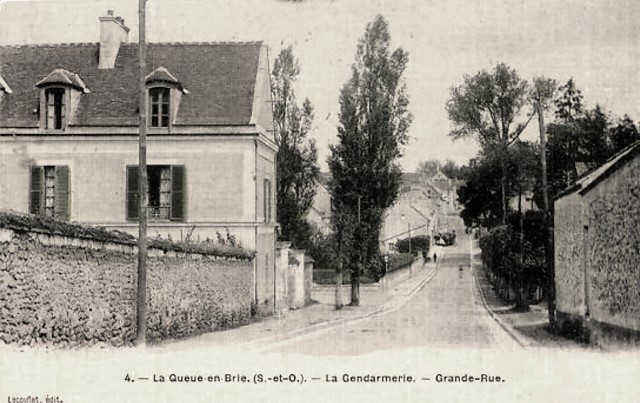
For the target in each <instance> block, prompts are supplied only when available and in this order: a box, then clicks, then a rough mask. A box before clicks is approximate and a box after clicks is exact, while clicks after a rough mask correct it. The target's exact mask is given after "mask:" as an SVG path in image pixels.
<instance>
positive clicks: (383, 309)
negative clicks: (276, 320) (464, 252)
mask: <svg viewBox="0 0 640 403" xmlns="http://www.w3.org/2000/svg"><path fill="white" fill-rule="evenodd" d="M437 270H438V266H437V265H436V267H434V268H433V270H431V271H430V272H429V273H427V274H426V276H425V278H424V279H422V280H420V281H419V282H418V283H417V284H416V285H415V286H414V287H413V288H412V289H411V290H410V291H409V293H407V294H404V295H403V296H396V297H394V298H392V299H391V301H389V302H387V303H384V304H382V305H380V307H378V308H377V309H374V310H372V311H371V312H366V313H363V314H362V315H359V316H354V317H351V318H341V319H336V320H329V321H326V322H322V323H318V324H315V325H311V326H307V327H303V328H301V329H296V330H292V331H290V332H287V333H284V334H279V335H274V336H269V337H266V338H261V339H258V340H253V341H249V342H246V343H241V344H240V347H246V348H256V347H257V349H258V350H270V349H272V348H273V347H274V345H273V344H271V345H268V346H266V345H265V346H259V345H261V344H268V343H272V342H274V341H275V342H276V345H277V343H281V342H286V341H289V340H290V339H292V338H295V337H302V336H305V335H307V334H310V333H314V332H319V331H321V330H326V329H330V328H333V327H338V326H340V325H342V324H345V323H357V322H358V321H362V320H366V319H369V318H371V317H374V316H379V315H383V314H387V313H389V312H393V311H395V310H397V309H400V308H401V307H402V306H403V305H404V304H405V303H407V301H408V300H409V299H410V298H411V297H412V296H413V295H415V294H416V293H417V292H418V291H420V290H421V289H422V288H424V286H425V285H426V284H427V283H428V282H429V281H430V280H431V279H432V278H433V276H435V274H436V272H437ZM397 300H401V302H400V303H397ZM254 346H256V347H254Z"/></svg>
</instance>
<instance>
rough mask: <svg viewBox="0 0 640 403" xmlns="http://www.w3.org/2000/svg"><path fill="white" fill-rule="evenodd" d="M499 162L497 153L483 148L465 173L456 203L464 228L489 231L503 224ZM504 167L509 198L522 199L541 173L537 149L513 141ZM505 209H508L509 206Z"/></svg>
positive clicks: (500, 166) (530, 145) (532, 188)
mask: <svg viewBox="0 0 640 403" xmlns="http://www.w3.org/2000/svg"><path fill="white" fill-rule="evenodd" d="M502 163H503V161H502V156H501V155H500V152H499V151H496V150H495V149H494V148H491V147H485V149H483V150H481V153H480V155H479V156H478V158H477V159H476V163H475V165H473V166H472V167H470V168H468V169H465V170H464V172H465V176H464V180H465V184H464V185H462V186H461V187H460V188H459V189H458V200H459V201H460V203H461V204H462V206H463V209H462V212H461V213H460V216H461V217H462V219H463V220H464V223H465V225H466V226H483V227H487V228H491V227H494V226H496V225H499V224H500V223H501V222H502V194H501V191H500V188H501V179H500V176H501V172H502ZM505 164H506V168H507V177H506V182H507V183H508V193H507V198H508V199H512V198H514V197H515V196H520V197H521V196H522V195H523V194H525V193H529V192H532V191H533V190H534V189H535V186H536V185H537V184H538V182H537V180H536V179H537V178H538V177H539V172H540V165H539V149H538V147H537V146H536V145H534V144H533V143H530V142H525V141H516V142H515V143H514V144H513V146H512V147H510V148H509V149H508V152H507V158H506V161H505ZM507 209H508V210H510V209H511V206H510V205H509V204H508V205H507Z"/></svg>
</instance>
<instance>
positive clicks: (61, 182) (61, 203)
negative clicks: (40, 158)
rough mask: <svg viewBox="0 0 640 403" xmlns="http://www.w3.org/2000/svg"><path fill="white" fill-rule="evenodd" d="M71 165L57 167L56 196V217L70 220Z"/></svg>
mask: <svg viewBox="0 0 640 403" xmlns="http://www.w3.org/2000/svg"><path fill="white" fill-rule="evenodd" d="M69 205H70V203H69V167H68V166H57V167H56V198H55V217H56V218H57V219H59V220H64V221H68V220H69Z"/></svg>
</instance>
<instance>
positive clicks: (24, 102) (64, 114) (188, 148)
mask: <svg viewBox="0 0 640 403" xmlns="http://www.w3.org/2000/svg"><path fill="white" fill-rule="evenodd" d="M96 23H98V22H97V21H96ZM100 28H101V32H100V42H99V43H77V44H49V45H25V46H4V47H0V209H8V210H14V211H18V212H28V213H32V214H40V215H45V216H51V217H56V218H58V219H61V220H70V221H77V222H81V223H84V224H89V225H95V226H102V227H107V228H110V229H117V230H121V231H126V232H129V233H132V234H134V235H137V231H138V230H137V227H138V223H137V221H138V121H139V119H138V93H139V91H138V75H139V73H138V70H139V63H138V45H137V44H136V43H128V42H127V40H128V32H129V29H128V28H127V27H126V25H125V24H124V21H123V20H122V19H121V18H119V17H114V16H113V13H112V12H109V13H108V15H106V16H104V17H101V18H100ZM147 69H148V71H147V76H146V86H147V96H148V105H149V109H148V111H147V116H148V121H147V124H148V128H147V133H148V134H147V135H148V138H147V150H148V151H147V155H148V156H147V163H148V200H149V217H148V219H149V224H148V233H149V237H155V236H160V237H171V238H172V239H173V240H180V239H186V238H190V239H194V240H196V239H200V240H205V239H207V238H209V239H213V240H215V239H217V235H218V234H221V235H222V236H223V237H225V236H226V234H227V232H228V233H229V234H231V235H233V236H235V238H236V239H237V240H238V241H239V242H241V244H242V245H243V246H244V247H246V248H248V249H252V250H255V251H256V259H255V276H254V277H255V298H256V302H257V304H258V306H259V307H260V308H262V310H265V311H269V310H270V309H271V308H270V307H272V306H273V303H272V300H273V286H269V284H273V275H274V274H273V273H274V254H275V228H276V217H275V208H274V205H275V192H274V187H275V155H276V152H277V147H276V144H275V142H274V134H273V114H272V104H271V93H270V82H269V77H270V74H269V65H268V55H267V48H266V46H265V45H264V44H262V43H259V42H252V43H151V44H149V45H148V52H147Z"/></svg>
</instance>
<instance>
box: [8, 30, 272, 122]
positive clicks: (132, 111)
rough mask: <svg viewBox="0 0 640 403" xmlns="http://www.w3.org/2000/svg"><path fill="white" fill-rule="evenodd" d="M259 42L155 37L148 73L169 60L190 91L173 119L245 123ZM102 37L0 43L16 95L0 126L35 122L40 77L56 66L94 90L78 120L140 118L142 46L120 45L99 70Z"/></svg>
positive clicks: (248, 116)
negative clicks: (70, 41) (87, 41)
mask: <svg viewBox="0 0 640 403" xmlns="http://www.w3.org/2000/svg"><path fill="white" fill-rule="evenodd" d="M261 46H262V45H261V43H260V42H247V43H150V44H149V45H148V54H147V68H148V74H149V73H152V72H153V71H154V70H156V69H157V68H158V67H161V66H162V67H164V68H165V69H167V70H168V71H170V72H171V76H172V77H174V78H175V79H176V80H178V81H179V83H180V84H181V85H182V86H184V87H185V88H188V89H189V94H188V95H185V96H183V97H182V100H181V101H180V109H179V111H178V114H177V118H176V125H181V124H183V125H184V124H196V125H240V124H247V123H249V122H250V120H251V114H252V107H253V98H254V90H255V84H256V75H257V71H258V67H259V66H258V63H259V55H260V47H261ZM99 48H100V47H99V44H97V43H91V44H57V45H26V46H4V47H0V76H1V77H2V78H3V79H4V80H5V81H6V83H7V84H8V85H9V86H11V89H12V90H13V94H11V95H10V96H5V97H3V98H2V101H0V127H37V126H38V115H37V114H35V113H34V112H33V111H34V110H35V109H36V108H37V107H38V105H39V99H38V97H39V93H38V89H37V88H36V84H38V83H39V82H41V81H42V80H43V79H45V78H46V77H47V76H48V75H49V74H50V73H51V72H52V70H54V69H64V70H67V71H68V72H73V73H75V74H77V75H78V76H79V77H81V79H82V81H83V82H84V83H85V84H86V86H87V87H88V88H89V89H90V90H91V93H89V94H84V95H83V96H82V97H81V100H80V104H79V106H78V110H77V113H76V119H75V122H71V124H74V125H87V126H128V125H133V126H135V125H137V122H138V120H137V114H138V100H137V94H138V92H137V87H138V86H137V82H138V81H137V80H138V45H137V44H127V43H125V44H122V45H121V46H120V51H119V53H118V57H117V60H116V64H115V68H113V69H98V54H99V50H100V49H99Z"/></svg>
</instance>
